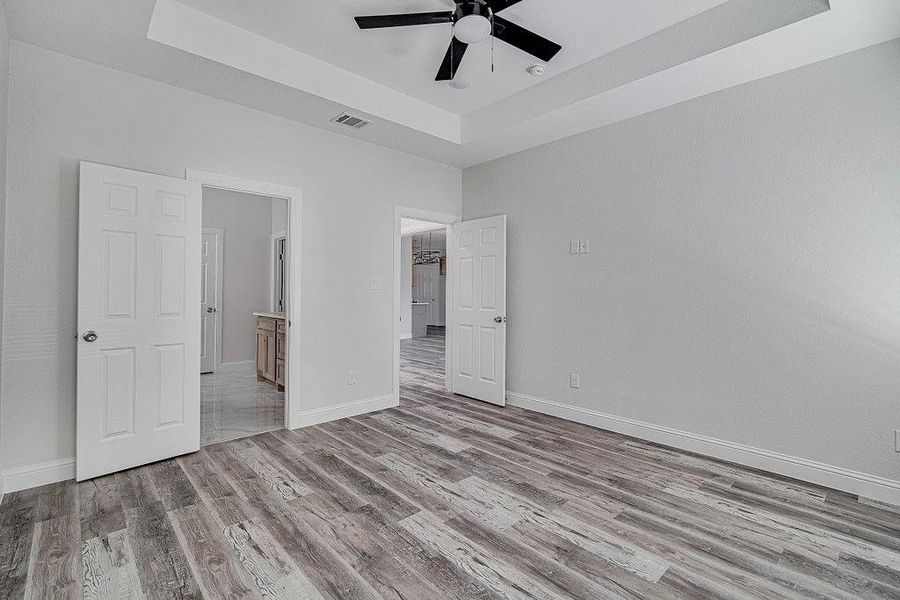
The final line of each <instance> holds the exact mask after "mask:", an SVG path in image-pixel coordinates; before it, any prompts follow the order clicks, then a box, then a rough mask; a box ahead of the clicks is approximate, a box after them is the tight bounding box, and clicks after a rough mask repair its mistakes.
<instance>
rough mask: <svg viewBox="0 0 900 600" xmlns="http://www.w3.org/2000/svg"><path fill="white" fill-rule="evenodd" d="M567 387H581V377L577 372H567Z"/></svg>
mask: <svg viewBox="0 0 900 600" xmlns="http://www.w3.org/2000/svg"><path fill="white" fill-rule="evenodd" d="M569 387H570V388H574V389H576V390H577V389H578V388H580V387H581V377H579V376H578V373H569Z"/></svg>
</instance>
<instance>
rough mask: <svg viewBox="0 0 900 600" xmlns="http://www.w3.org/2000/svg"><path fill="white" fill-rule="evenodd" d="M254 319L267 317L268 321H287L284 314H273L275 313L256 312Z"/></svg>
mask: <svg viewBox="0 0 900 600" xmlns="http://www.w3.org/2000/svg"><path fill="white" fill-rule="evenodd" d="M253 316H254V317H266V318H267V319H281V320H282V321H283V320H284V319H285V316H284V313H273V312H255V313H253Z"/></svg>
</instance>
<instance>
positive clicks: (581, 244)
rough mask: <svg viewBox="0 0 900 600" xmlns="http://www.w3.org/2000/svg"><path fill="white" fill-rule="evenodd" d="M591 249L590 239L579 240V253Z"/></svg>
mask: <svg viewBox="0 0 900 600" xmlns="http://www.w3.org/2000/svg"><path fill="white" fill-rule="evenodd" d="M590 251H591V244H590V242H589V241H588V240H581V241H580V242H578V253H579V254H587V253H588V252H590Z"/></svg>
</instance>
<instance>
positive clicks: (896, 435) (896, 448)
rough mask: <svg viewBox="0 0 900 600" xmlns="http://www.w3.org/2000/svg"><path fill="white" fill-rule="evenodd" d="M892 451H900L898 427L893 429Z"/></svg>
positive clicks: (899, 431) (899, 430)
mask: <svg viewBox="0 0 900 600" xmlns="http://www.w3.org/2000/svg"><path fill="white" fill-rule="evenodd" d="M894 452H900V429H897V430H896V431H894Z"/></svg>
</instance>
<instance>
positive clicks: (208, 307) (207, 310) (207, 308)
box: [206, 306, 216, 314]
mask: <svg viewBox="0 0 900 600" xmlns="http://www.w3.org/2000/svg"><path fill="white" fill-rule="evenodd" d="M206 312H208V313H210V314H212V313H214V312H216V309H215V308H213V307H212V306H207V307H206Z"/></svg>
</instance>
